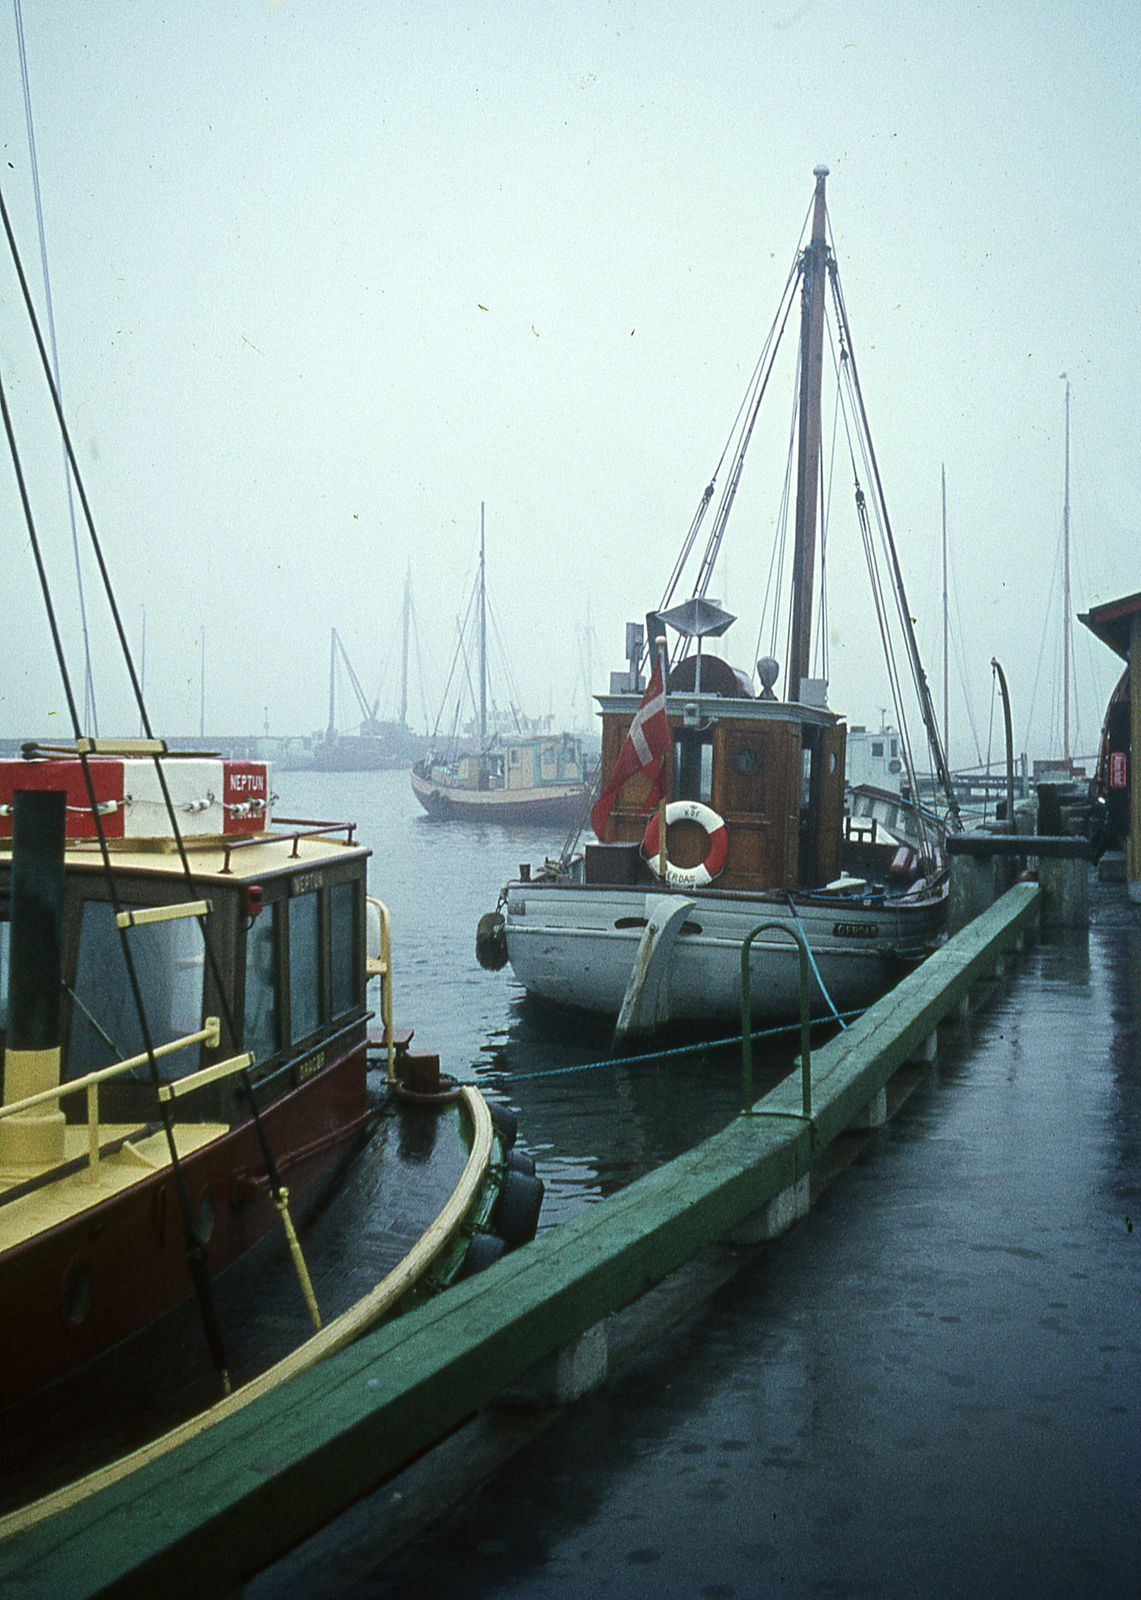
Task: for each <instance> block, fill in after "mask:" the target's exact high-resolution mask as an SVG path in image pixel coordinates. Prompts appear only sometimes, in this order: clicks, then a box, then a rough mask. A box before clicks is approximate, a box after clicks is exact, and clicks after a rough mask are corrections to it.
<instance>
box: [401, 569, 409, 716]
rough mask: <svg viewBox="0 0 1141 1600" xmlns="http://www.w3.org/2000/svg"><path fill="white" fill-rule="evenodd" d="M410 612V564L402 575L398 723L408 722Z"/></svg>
mask: <svg viewBox="0 0 1141 1600" xmlns="http://www.w3.org/2000/svg"><path fill="white" fill-rule="evenodd" d="M411 611H412V563H411V562H409V563H408V566H407V569H406V570H405V573H404V646H403V650H402V653H401V657H400V723H401V726H403V725H404V724H405V723H406V722H407V721H408V621H409V616H410V613H411Z"/></svg>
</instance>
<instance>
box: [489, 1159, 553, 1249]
mask: <svg viewBox="0 0 1141 1600" xmlns="http://www.w3.org/2000/svg"><path fill="white" fill-rule="evenodd" d="M542 1204H543V1180H542V1178H532V1177H530V1176H528V1174H527V1173H525V1172H512V1171H511V1170H510V1169H509V1170H508V1172H507V1176H506V1177H505V1178H504V1180H503V1187H502V1188H501V1189H500V1191H499V1209H498V1211H497V1212H496V1216H495V1231H496V1233H497V1234H498V1235H499V1237H500V1238H501V1239H502V1240H503V1242H504V1244H505V1245H506V1246H507V1248H508V1249H509V1250H514V1249H515V1248H516V1246H517V1245H521V1244H528V1243H529V1242H530V1241H531V1240H532V1239H533V1238H534V1237H535V1233H536V1230H537V1229H538V1226H539V1210H540V1208H541V1206H542Z"/></svg>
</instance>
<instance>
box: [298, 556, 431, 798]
mask: <svg viewBox="0 0 1141 1600" xmlns="http://www.w3.org/2000/svg"><path fill="white" fill-rule="evenodd" d="M411 614H412V585H411V578H410V576H406V577H405V579H404V609H403V627H402V633H403V646H402V653H401V663H400V707H399V713H398V716H397V719H396V720H395V721H394V722H380V721H378V720H377V715H376V713H377V710H378V709H379V706H380V701H379V700H377V701H375V702H374V703H373V704H372V705H371V706H370V705H369V703H368V700H367V699H366V698H365V693H364V690H363V689H362V688H361V685H360V680H359V678H358V677H357V675H356V673H355V671H354V670H353V664H352V662H351V661H350V660H349V657H348V652H347V651H346V649H345V647H344V644H343V643H342V641H341V637H340V635H339V634H338V632H337V630H336V628H334V629H333V630H332V641H331V644H330V649H329V726H328V728H327V729H326V732H325V737H324V738H323V739H319V740H318V741H317V743H316V745H315V746H314V750H313V765H314V766H315V767H316V768H317V769H318V771H320V772H382V771H402V770H404V769H406V768H408V767H410V766H411V765H412V763H413V762H414V761H418V760H419V759H420V758H421V757H422V756H423V755H425V754H426V753H427V750H428V739H427V737H426V736H425V735H424V734H418V733H413V731H412V729H411V728H410V727H409V726H408V720H407V718H408V633H409V624H410V620H411ZM338 656H339V657H340V659H341V660H342V661H343V662H344V666H345V670H346V672H347V673H348V675H349V682H350V683H351V684H352V686H353V692H354V694H355V695H356V697H357V704H358V707H359V708H360V711H361V722H360V725H359V728H358V730H357V732H356V733H341V732H338V730H337V714H336V712H337V659H338Z"/></svg>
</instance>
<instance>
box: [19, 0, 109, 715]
mask: <svg viewBox="0 0 1141 1600" xmlns="http://www.w3.org/2000/svg"><path fill="white" fill-rule="evenodd" d="M13 4H14V7H15V12H16V40H17V44H18V47H19V52H20V78H21V80H22V83H23V88H24V121H25V122H26V124H27V129H28V156H29V161H30V166H31V173H32V192H33V193H34V195H35V200H36V229H37V232H38V234H39V241H40V267H41V270H42V272H43V279H44V304H45V306H46V307H47V319H48V338H49V340H50V342H51V352H52V369H53V371H54V373H55V381H56V387H57V389H58V388H59V346H58V344H57V342H56V334H55V308H54V306H53V304H52V291H51V278H50V276H49V274H48V246H47V234H46V232H45V230H44V208H43V201H42V197H41V194H40V165H39V160H38V158H37V155H36V134H35V126H34V124H33V121H32V91H31V80H30V78H29V75H28V57H27V52H26V50H25V48H24V17H23V12H22V10H21V8H20V0H13ZM63 476H64V483H65V485H66V487H67V511H68V517H69V519H70V522H71V550H72V555H73V557H74V560H75V583H76V588H77V590H78V595H79V620H80V626H81V628H82V632H83V661H84V681H83V716H84V722H85V723H86V724H87V725H89V726H90V728H91V731H92V733H94V734H96V735H98V733H99V717H98V713H97V710H96V706H95V678H94V675H93V673H92V671H91V640H90V636H89V634H88V628H87V601H86V597H85V596H84V592H83V566H82V563H81V561H80V559H79V532H78V529H77V528H76V523H75V496H74V494H73V492H72V482H71V467H70V464H69V462H68V459H67V451H66V449H65V450H64V452H63Z"/></svg>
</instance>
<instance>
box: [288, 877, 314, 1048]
mask: <svg viewBox="0 0 1141 1600" xmlns="http://www.w3.org/2000/svg"><path fill="white" fill-rule="evenodd" d="M320 1025H321V942H320V920H319V917H318V907H317V891H316V890H312V891H311V892H310V893H308V894H298V895H294V896H293V898H292V899H291V900H290V902H289V1040H290V1043H291V1044H297V1043H298V1042H299V1040H301V1039H304V1038H307V1037H308V1035H309V1034H311V1033H316V1031H317V1029H318V1028H319V1027H320Z"/></svg>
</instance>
